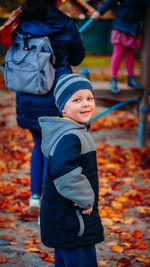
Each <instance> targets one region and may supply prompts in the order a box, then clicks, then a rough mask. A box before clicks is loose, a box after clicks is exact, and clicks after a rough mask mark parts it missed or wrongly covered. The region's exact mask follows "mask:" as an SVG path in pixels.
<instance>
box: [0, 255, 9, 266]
mask: <svg viewBox="0 0 150 267" xmlns="http://www.w3.org/2000/svg"><path fill="white" fill-rule="evenodd" d="M6 262H7V258H6V257H5V256H0V264H4V263H6Z"/></svg>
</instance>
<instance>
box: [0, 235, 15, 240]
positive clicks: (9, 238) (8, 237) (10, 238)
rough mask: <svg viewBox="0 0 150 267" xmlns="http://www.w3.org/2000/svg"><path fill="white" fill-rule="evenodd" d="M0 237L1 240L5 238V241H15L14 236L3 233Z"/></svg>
mask: <svg viewBox="0 0 150 267" xmlns="http://www.w3.org/2000/svg"><path fill="white" fill-rule="evenodd" d="M0 238H2V239H3V240H7V241H15V240H16V238H15V237H12V236H5V235H2V236H0Z"/></svg>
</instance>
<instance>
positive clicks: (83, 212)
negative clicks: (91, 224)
mask: <svg viewBox="0 0 150 267" xmlns="http://www.w3.org/2000/svg"><path fill="white" fill-rule="evenodd" d="M92 210H93V208H92V207H91V208H90V209H88V210H83V211H82V214H88V215H90V214H91V212H92Z"/></svg>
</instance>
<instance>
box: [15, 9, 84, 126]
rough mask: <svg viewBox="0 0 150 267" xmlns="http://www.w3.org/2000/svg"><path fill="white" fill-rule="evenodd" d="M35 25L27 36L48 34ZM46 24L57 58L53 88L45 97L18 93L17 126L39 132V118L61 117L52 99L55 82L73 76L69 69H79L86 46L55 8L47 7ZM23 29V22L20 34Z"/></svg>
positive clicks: (70, 20)
mask: <svg viewBox="0 0 150 267" xmlns="http://www.w3.org/2000/svg"><path fill="white" fill-rule="evenodd" d="M32 23H33V24H34V21H29V23H28V24H27V25H26V28H25V29H26V32H25V33H31V34H33V35H36V34H39V33H40V35H42V33H43V34H45V32H44V27H41V28H40V29H39V28H38V29H36V27H32ZM46 23H48V24H49V37H50V40H51V44H52V48H53V51H54V54H55V57H56V65H55V67H56V74H55V81H54V84H53V88H52V89H51V91H50V92H49V93H48V94H46V95H32V94H27V93H21V92H18V93H16V111H17V122H18V125H19V126H20V127H22V128H28V129H30V130H40V127H39V123H38V117H40V116H57V115H59V111H58V109H57V108H56V106H55V101H54V97H53V90H54V87H55V85H56V82H57V80H58V78H59V77H60V76H61V75H62V74H65V73H66V74H68V73H71V72H72V70H71V67H70V65H73V66H76V65H78V64H80V62H81V61H82V60H83V58H84V56H85V49H84V45H83V42H82V40H81V37H80V35H79V32H78V30H77V27H76V25H75V24H74V22H73V20H72V19H71V18H69V17H68V16H67V15H65V14H64V13H62V12H61V11H60V10H58V9H57V8H55V7H48V15H47V18H46ZM21 26H22V22H21V24H20V26H19V28H18V30H19V31H20V30H21V31H22V32H23V31H24V28H23V27H21ZM34 26H35V24H34ZM20 86H21V85H20Z"/></svg>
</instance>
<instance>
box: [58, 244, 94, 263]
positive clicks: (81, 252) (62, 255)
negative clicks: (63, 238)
mask: <svg viewBox="0 0 150 267" xmlns="http://www.w3.org/2000/svg"><path fill="white" fill-rule="evenodd" d="M54 251H55V267H98V264H97V260H96V249H95V246H94V245H92V246H86V247H81V248H75V249H63V248H55V250H54Z"/></svg>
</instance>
